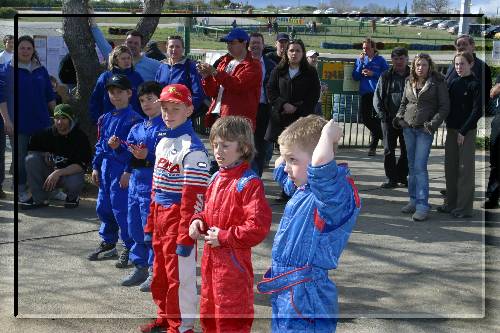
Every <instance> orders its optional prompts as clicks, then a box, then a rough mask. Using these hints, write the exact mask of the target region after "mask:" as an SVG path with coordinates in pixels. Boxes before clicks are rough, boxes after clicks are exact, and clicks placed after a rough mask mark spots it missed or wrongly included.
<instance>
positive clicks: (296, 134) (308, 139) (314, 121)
mask: <svg viewBox="0 0 500 333" xmlns="http://www.w3.org/2000/svg"><path fill="white" fill-rule="evenodd" d="M326 123H327V121H326V120H325V119H324V118H323V117H321V116H317V115H309V116H307V117H302V118H299V119H297V120H296V121H295V122H293V123H292V124H291V125H290V126H288V127H287V128H285V130H284V131H283V132H282V133H281V134H280V136H279V137H278V144H279V145H280V146H284V147H293V146H298V147H299V148H300V149H301V150H303V151H308V152H310V153H311V154H312V152H313V151H314V148H315V147H316V145H317V144H318V142H319V138H320V137H321V130H322V129H323V127H324V126H325V125H326ZM336 148H337V144H334V147H333V149H334V150H336Z"/></svg>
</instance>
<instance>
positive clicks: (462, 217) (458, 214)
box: [451, 210, 472, 219]
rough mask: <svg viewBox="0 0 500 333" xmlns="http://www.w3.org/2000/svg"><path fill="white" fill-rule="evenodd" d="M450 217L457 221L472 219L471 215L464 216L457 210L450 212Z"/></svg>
mask: <svg viewBox="0 0 500 333" xmlns="http://www.w3.org/2000/svg"><path fill="white" fill-rule="evenodd" d="M451 216H453V217H455V218H457V219H465V218H470V217H472V215H471V214H465V213H464V212H462V211H459V210H453V211H452V212H451Z"/></svg>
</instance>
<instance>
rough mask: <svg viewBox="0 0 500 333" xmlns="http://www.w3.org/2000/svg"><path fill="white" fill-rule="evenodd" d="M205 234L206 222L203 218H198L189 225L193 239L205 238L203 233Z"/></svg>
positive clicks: (190, 235)
mask: <svg viewBox="0 0 500 333" xmlns="http://www.w3.org/2000/svg"><path fill="white" fill-rule="evenodd" d="M205 234H206V231H205V223H203V221H202V220H200V219H196V220H194V221H193V222H191V225H190V226H189V237H191V238H192V239H204V236H203V235H205Z"/></svg>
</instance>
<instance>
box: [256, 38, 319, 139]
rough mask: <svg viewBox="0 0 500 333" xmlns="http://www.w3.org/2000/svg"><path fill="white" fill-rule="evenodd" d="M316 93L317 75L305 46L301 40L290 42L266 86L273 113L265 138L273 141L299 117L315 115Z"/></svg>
mask: <svg viewBox="0 0 500 333" xmlns="http://www.w3.org/2000/svg"><path fill="white" fill-rule="evenodd" d="M319 94H320V83H319V78H318V74H317V72H316V69H315V68H314V67H313V66H311V65H309V63H308V62H307V57H306V48H305V46H304V43H303V42H302V41H301V40H300V39H296V40H292V41H290V42H289V43H288V47H287V50H286V52H285V53H284V55H283V58H282V59H281V62H280V63H279V64H278V65H277V66H276V67H275V68H274V69H273V71H272V72H271V76H270V78H269V82H268V84H267V96H268V98H269V102H270V103H271V105H272V110H271V119H270V122H269V125H268V128H267V132H266V136H265V139H266V140H267V141H269V142H275V141H276V139H277V138H278V136H279V135H280V134H281V132H282V131H283V130H284V129H285V127H287V126H288V125H290V124H291V123H293V122H294V121H295V120H297V119H299V118H300V117H305V116H307V115H310V114H314V109H315V106H316V103H317V102H318V99H319Z"/></svg>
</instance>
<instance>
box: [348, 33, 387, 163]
mask: <svg viewBox="0 0 500 333" xmlns="http://www.w3.org/2000/svg"><path fill="white" fill-rule="evenodd" d="M388 68H389V65H388V64H387V62H386V61H385V59H384V58H383V57H382V56H380V55H378V51H377V49H376V47H375V41H374V40H373V39H370V38H366V39H365V40H364V41H363V52H361V54H360V55H359V57H358V59H356V63H355V65H354V69H353V71H352V78H353V79H354V80H356V81H360V82H359V95H360V96H361V105H360V109H361V117H362V120H363V124H365V126H366V127H367V128H368V130H369V131H370V133H371V141H370V148H369V150H368V156H375V153H376V149H377V146H378V141H379V140H381V139H382V129H381V127H380V120H379V119H378V118H377V116H376V114H375V111H374V110H373V93H374V92H375V88H376V87H377V82H378V79H379V77H380V75H381V74H382V73H383V72H384V71H386V70H387V69H388Z"/></svg>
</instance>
